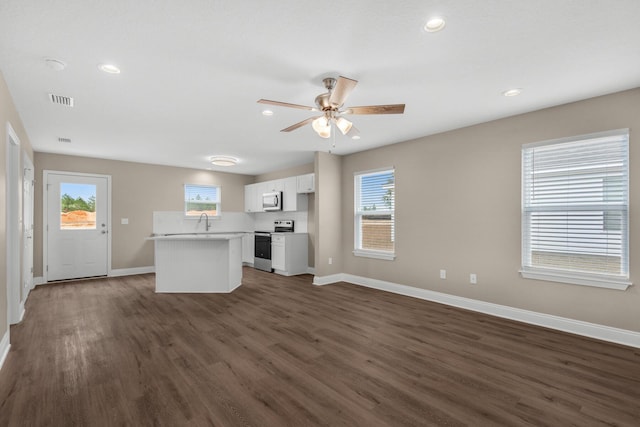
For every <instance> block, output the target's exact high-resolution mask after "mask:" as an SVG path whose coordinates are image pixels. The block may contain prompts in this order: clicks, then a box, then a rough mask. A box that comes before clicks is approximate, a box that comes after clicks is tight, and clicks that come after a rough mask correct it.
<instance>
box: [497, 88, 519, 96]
mask: <svg viewBox="0 0 640 427" xmlns="http://www.w3.org/2000/svg"><path fill="white" fill-rule="evenodd" d="M521 93H522V89H521V88H519V87H516V88H513V89H509V90H505V91H504V92H502V95H504V96H518V95H520V94H521Z"/></svg>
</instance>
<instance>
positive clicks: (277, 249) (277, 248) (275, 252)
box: [271, 235, 286, 271]
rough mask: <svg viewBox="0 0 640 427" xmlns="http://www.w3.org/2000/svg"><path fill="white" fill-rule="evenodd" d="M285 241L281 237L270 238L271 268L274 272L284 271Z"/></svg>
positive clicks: (273, 236)
mask: <svg viewBox="0 0 640 427" xmlns="http://www.w3.org/2000/svg"><path fill="white" fill-rule="evenodd" d="M285 240H286V239H285V237H284V236H283V235H272V236H271V268H273V269H274V270H282V271H284V270H286V268H285V258H286V254H285Z"/></svg>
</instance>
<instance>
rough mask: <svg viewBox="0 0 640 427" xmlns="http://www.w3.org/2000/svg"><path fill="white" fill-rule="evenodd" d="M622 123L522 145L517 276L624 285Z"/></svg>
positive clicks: (625, 145) (625, 148) (625, 141)
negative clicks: (519, 267)
mask: <svg viewBox="0 0 640 427" xmlns="http://www.w3.org/2000/svg"><path fill="white" fill-rule="evenodd" d="M628 158H629V131H628V129H623V130H616V131H610V132H603V133H598V134H592V135H585V136H581V137H574V138H565V139H561V140H556V141H546V142H542V143H536V144H527V145H524V146H523V148H522V274H523V276H524V277H528V278H534V279H544V280H552V281H560V282H568V283H574V284H583V285H591V286H603V287H610V288H615V289H626V286H628V283H627V280H628V278H629V244H628V205H629V203H628V198H629V190H628V187H629V179H628V176H629V161H628Z"/></svg>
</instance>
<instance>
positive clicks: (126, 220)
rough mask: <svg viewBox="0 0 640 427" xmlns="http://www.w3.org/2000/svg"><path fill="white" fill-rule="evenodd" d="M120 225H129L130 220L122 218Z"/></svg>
mask: <svg viewBox="0 0 640 427" xmlns="http://www.w3.org/2000/svg"><path fill="white" fill-rule="evenodd" d="M120 224H122V225H127V224H129V218H120Z"/></svg>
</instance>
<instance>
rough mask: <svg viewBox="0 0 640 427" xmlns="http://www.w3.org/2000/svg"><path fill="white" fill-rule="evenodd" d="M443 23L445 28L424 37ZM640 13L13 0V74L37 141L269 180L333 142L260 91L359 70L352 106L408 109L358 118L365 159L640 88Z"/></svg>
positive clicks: (8, 36)
mask: <svg viewBox="0 0 640 427" xmlns="http://www.w3.org/2000/svg"><path fill="white" fill-rule="evenodd" d="M432 15H441V16H444V17H445V18H446V20H447V25H446V27H445V29H444V30H443V31H441V32H438V33H427V32H425V31H424V30H423V25H424V23H425V21H426V19H427V18H428V17H430V16H432ZM638 22H640V1H638V0H553V1H552V0H537V1H529V0H520V1H515V0H508V1H507V0H505V1H498V0H484V1H477V0H466V1H459V0H458V1H456V0H448V1H444V0H443V1H425V0H420V1H414V0H405V1H402V2H392V1H388V0H386V1H370V0H369V1H364V0H359V1H334V0H327V1H324V2H311V1H300V0H279V1H242V0H235V1H215V0H189V1H162V0H137V1H131V0H110V1H102V0H100V1H98V0H50V1H45V0H40V1H34V0H2V1H1V2H0V70H1V71H2V73H3V74H4V78H5V80H6V81H7V84H8V86H9V90H10V92H11V95H12V97H13V99H14V101H15V103H16V105H17V108H18V112H19V113H20V116H21V117H22V120H23V122H24V125H25V127H26V130H27V133H28V135H29V138H30V140H31V142H32V144H33V147H34V149H35V150H36V151H43V152H54V153H64V154H73V155H82V156H91V157H101V158H111V159H120V160H129V161H136V162H145V163H157V164H167V165H175V166H185V167H193V168H199V169H207V168H210V167H212V166H211V165H210V164H209V162H208V159H209V157H210V156H212V155H216V154H226V155H232V156H235V157H238V158H239V159H240V163H239V164H238V165H237V166H235V167H232V168H221V167H213V169H216V170H224V171H226V172H235V173H247V174H259V173H263V172H268V171H273V170H277V169H281V168H284V167H288V166H294V165H299V164H303V163H307V162H310V161H312V159H313V152H314V151H318V150H325V151H327V150H329V149H331V148H332V144H333V141H332V140H325V139H321V138H319V137H318V136H317V135H316V134H315V133H314V132H313V131H312V129H311V127H310V126H305V127H303V128H301V129H298V130H296V131H294V132H291V133H282V132H280V129H282V128H285V127H287V126H289V125H291V124H293V123H296V122H298V121H300V120H303V119H305V118H307V117H309V116H310V115H312V114H313V113H311V114H309V112H307V111H303V110H295V109H287V108H278V107H272V108H270V109H271V110H273V111H274V113H275V114H274V115H273V116H271V117H265V116H263V115H262V114H261V111H262V110H263V109H264V108H265V106H262V105H260V104H257V103H256V101H257V100H258V99H260V98H267V99H273V100H279V101H285V102H291V103H297V104H305V105H313V100H314V98H315V97H316V95H318V94H320V93H322V92H324V91H325V90H324V87H323V86H322V78H323V77H326V76H334V77H335V76H338V75H344V76H346V77H350V78H353V79H356V80H358V81H359V84H358V86H357V87H356V89H355V90H354V92H353V93H352V94H351V96H350V97H349V99H348V100H347V103H346V105H368V104H394V103H405V104H406V110H405V114H404V115H384V116H350V120H352V121H353V122H354V124H355V125H356V126H357V127H358V128H359V130H360V133H361V135H362V139H360V140H359V141H354V140H351V139H348V138H346V137H343V136H342V135H340V134H339V135H338V136H337V137H336V139H335V148H334V149H333V152H335V153H338V154H346V153H352V152H356V151H361V150H366V149H369V148H372V147H377V146H381V145H386V144H392V143H396V142H400V141H405V140H409V139H413V138H417V137H420V136H424V135H429V134H434V133H438V132H442V131H446V130H450V129H454V128H459V127H463V126H468V125H471V124H475V123H480V122H485V121H489V120H493V119H497V118H500V117H506V116H511V115H514V114H519V113H523V112H527V111H532V110H537V109H540V108H544V107H549V106H553V105H558V104H563V103H567V102H571V101H576V100H580V99H585V98H589V97H593V96H598V95H603V94H607V93H612V92H617V91H621V90H625V89H630V88H634V87H638V86H640V42H639V40H640V25H638ZM47 57H51V58H57V59H60V60H62V61H64V62H66V63H67V68H66V69H65V70H63V71H54V70H52V69H50V68H48V67H47V66H46V65H45V62H44V58H47ZM101 63H113V64H116V65H118V66H119V67H120V68H121V70H122V73H121V74H119V75H109V74H105V73H103V72H101V71H99V70H98V68H97V66H98V65H99V64H101ZM513 87H521V88H523V89H524V91H523V93H522V94H521V95H520V96H517V97H511V98H506V97H504V96H502V95H501V93H502V92H503V91H504V90H506V89H510V88H513ZM48 93H54V94H59V95H66V96H70V97H73V98H74V100H75V106H74V107H73V108H67V107H62V106H58V105H53V104H51V102H50V101H49V100H48V98H47V94H48ZM59 137H64V138H70V139H71V143H66V142H59V141H58V138H59Z"/></svg>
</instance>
